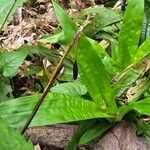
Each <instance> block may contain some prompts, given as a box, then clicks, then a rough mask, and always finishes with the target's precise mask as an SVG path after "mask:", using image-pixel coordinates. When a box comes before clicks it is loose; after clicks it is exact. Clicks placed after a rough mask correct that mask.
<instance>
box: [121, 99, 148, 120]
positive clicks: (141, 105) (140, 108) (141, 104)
mask: <svg viewBox="0 0 150 150" xmlns="http://www.w3.org/2000/svg"><path fill="white" fill-rule="evenodd" d="M131 110H135V111H137V112H139V113H140V114H142V115H147V116H150V97H148V98H145V99H143V100H140V101H138V102H131V103H129V104H127V105H124V106H122V107H120V108H119V111H118V114H119V117H118V120H121V119H122V117H123V116H124V115H125V114H126V113H128V112H129V111H131Z"/></svg>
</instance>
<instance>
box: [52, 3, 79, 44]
mask: <svg viewBox="0 0 150 150" xmlns="http://www.w3.org/2000/svg"><path fill="white" fill-rule="evenodd" d="M52 2H53V7H54V10H55V13H56V16H57V18H58V20H59V23H60V25H61V27H62V29H63V31H64V34H65V38H66V42H67V44H69V43H70V42H71V40H72V39H73V37H74V35H75V33H76V31H77V26H76V24H75V23H74V22H73V21H72V19H71V18H70V17H69V16H68V14H67V13H66V12H65V11H64V10H63V9H62V8H61V7H60V6H59V5H58V4H57V3H56V2H54V1H52ZM68 33H69V34H68Z"/></svg>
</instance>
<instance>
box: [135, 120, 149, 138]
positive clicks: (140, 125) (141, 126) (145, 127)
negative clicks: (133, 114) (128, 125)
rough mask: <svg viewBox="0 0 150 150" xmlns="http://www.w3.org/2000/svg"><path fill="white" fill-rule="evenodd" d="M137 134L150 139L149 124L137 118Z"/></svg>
mask: <svg viewBox="0 0 150 150" xmlns="http://www.w3.org/2000/svg"><path fill="white" fill-rule="evenodd" d="M136 126H137V134H138V135H141V134H142V135H144V136H145V137H146V138H147V139H148V140H149V141H150V124H149V123H148V122H144V121H141V120H139V119H138V120H137V122H136Z"/></svg>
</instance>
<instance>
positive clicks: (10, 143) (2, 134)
mask: <svg viewBox="0 0 150 150" xmlns="http://www.w3.org/2000/svg"><path fill="white" fill-rule="evenodd" d="M0 146H1V148H0V149H1V150H10V149H12V150H33V146H32V144H31V142H26V140H25V139H24V138H23V137H22V136H21V135H19V133H18V134H17V133H16V132H15V131H13V130H12V129H11V128H10V127H9V126H8V125H7V124H6V123H5V122H4V121H3V120H2V119H1V118H0Z"/></svg>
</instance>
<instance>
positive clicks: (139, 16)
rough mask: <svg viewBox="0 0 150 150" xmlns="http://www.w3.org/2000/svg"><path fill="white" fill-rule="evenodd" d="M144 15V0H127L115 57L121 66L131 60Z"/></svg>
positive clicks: (124, 65) (126, 64)
mask: <svg viewBox="0 0 150 150" xmlns="http://www.w3.org/2000/svg"><path fill="white" fill-rule="evenodd" d="M143 16H144V0H129V1H128V7H127V10H126V13H125V16H124V20H123V24H122V27H121V31H120V33H119V43H118V46H119V47H118V52H117V59H118V62H119V64H120V66H122V67H123V68H125V67H127V66H128V65H130V64H131V63H132V62H133V60H132V59H133V58H134V57H135V52H136V50H137V47H138V43H139V38H140V35H141V28H142V22H143Z"/></svg>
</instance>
